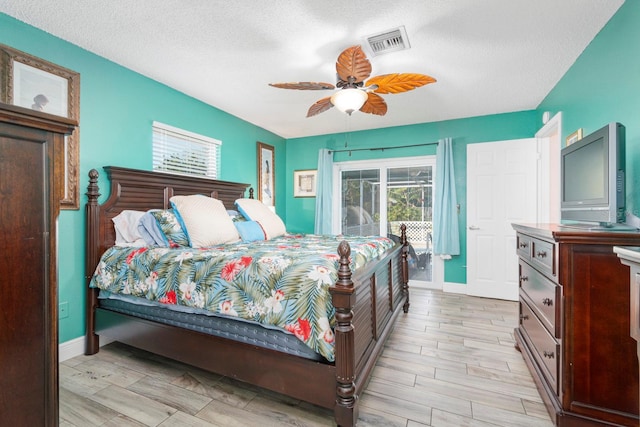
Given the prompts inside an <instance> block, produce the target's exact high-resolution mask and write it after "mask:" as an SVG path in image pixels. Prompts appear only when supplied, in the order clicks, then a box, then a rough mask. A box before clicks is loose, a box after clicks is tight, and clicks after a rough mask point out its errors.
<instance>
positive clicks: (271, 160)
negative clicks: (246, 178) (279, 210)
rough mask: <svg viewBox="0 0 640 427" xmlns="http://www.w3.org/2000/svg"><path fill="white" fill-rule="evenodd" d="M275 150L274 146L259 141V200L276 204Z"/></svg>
mask: <svg viewBox="0 0 640 427" xmlns="http://www.w3.org/2000/svg"><path fill="white" fill-rule="evenodd" d="M274 153H275V150H274V148H273V146H271V145H267V144H264V143H262V142H258V200H260V201H261V202H262V203H264V204H265V205H267V206H275V200H276V195H275V179H276V172H275V168H276V165H275V163H276V162H275V154H274Z"/></svg>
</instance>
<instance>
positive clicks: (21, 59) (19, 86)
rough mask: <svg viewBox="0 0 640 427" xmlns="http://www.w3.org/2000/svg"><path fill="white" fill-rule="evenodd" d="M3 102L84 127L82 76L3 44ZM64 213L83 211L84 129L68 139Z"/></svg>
mask: <svg viewBox="0 0 640 427" xmlns="http://www.w3.org/2000/svg"><path fill="white" fill-rule="evenodd" d="M0 101H1V102H4V103H6V104H12V105H17V106H20V107H24V108H29V109H31V110H34V111H38V112H41V113H46V114H53V115H56V116H62V117H67V118H70V119H74V120H76V121H77V122H78V123H80V74H79V73H77V72H75V71H72V70H69V69H67V68H63V67H60V66H58V65H56V64H53V63H51V62H47V61H45V60H43V59H40V58H36V57H35V56H31V55H29V54H27V53H24V52H21V51H19V50H16V49H13V48H11V47H9V46H5V45H2V44H0ZM64 150H65V155H64V158H65V165H64V174H65V186H64V196H63V199H62V200H61V202H60V203H61V205H60V207H61V208H62V209H78V208H79V207H80V192H79V188H78V185H79V182H78V181H79V177H78V171H79V161H80V129H79V127H76V129H75V130H74V131H73V133H72V134H71V135H68V136H67V137H66V138H65V147H64Z"/></svg>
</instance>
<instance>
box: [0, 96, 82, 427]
mask: <svg viewBox="0 0 640 427" xmlns="http://www.w3.org/2000/svg"><path fill="white" fill-rule="evenodd" d="M74 124H75V122H74V121H72V120H67V119H64V118H62V117H60V118H57V117H55V116H51V115H49V114H44V113H39V112H34V111H31V110H29V109H25V108H21V107H14V106H12V105H5V104H0V366H2V374H1V375H0V426H55V425H58V321H57V318H58V317H57V314H58V311H57V310H58V307H57V286H56V284H57V280H56V277H57V271H56V246H57V243H56V228H57V227H56V223H57V216H58V211H59V204H60V200H61V199H62V197H63V189H64V169H65V168H64V135H65V134H66V133H69V132H71V131H72V130H73V128H74Z"/></svg>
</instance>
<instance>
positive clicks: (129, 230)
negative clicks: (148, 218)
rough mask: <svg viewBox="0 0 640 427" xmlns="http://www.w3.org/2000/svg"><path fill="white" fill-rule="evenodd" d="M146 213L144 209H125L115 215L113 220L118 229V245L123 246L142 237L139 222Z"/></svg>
mask: <svg viewBox="0 0 640 427" xmlns="http://www.w3.org/2000/svg"><path fill="white" fill-rule="evenodd" d="M144 214H145V213H144V212H142V211H131V210H124V211H122V212H120V213H119V214H118V215H116V216H115V217H113V219H112V220H111V221H113V225H114V227H115V229H116V245H119V246H122V245H123V244H125V243H133V242H136V241H138V240H140V239H142V236H141V235H140V233H139V232H138V223H139V222H140V218H142V216H143V215H144Z"/></svg>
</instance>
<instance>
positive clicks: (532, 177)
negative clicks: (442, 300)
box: [467, 138, 538, 301]
mask: <svg viewBox="0 0 640 427" xmlns="http://www.w3.org/2000/svg"><path fill="white" fill-rule="evenodd" d="M536 147H537V143H536V139H535V138H530V139H518V140H511V141H498V142H489V143H482V144H469V145H468V146H467V205H468V206H467V293H468V294H469V295H476V296H481V297H487V298H499V299H506V300H512V301H517V300H518V259H517V256H516V244H515V240H516V236H515V232H514V230H513V228H512V227H511V224H512V223H514V222H520V223H531V222H536V219H537V206H536V200H537V196H538V195H537V186H536V182H537V173H536V169H537V157H538V155H537V148H536Z"/></svg>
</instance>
